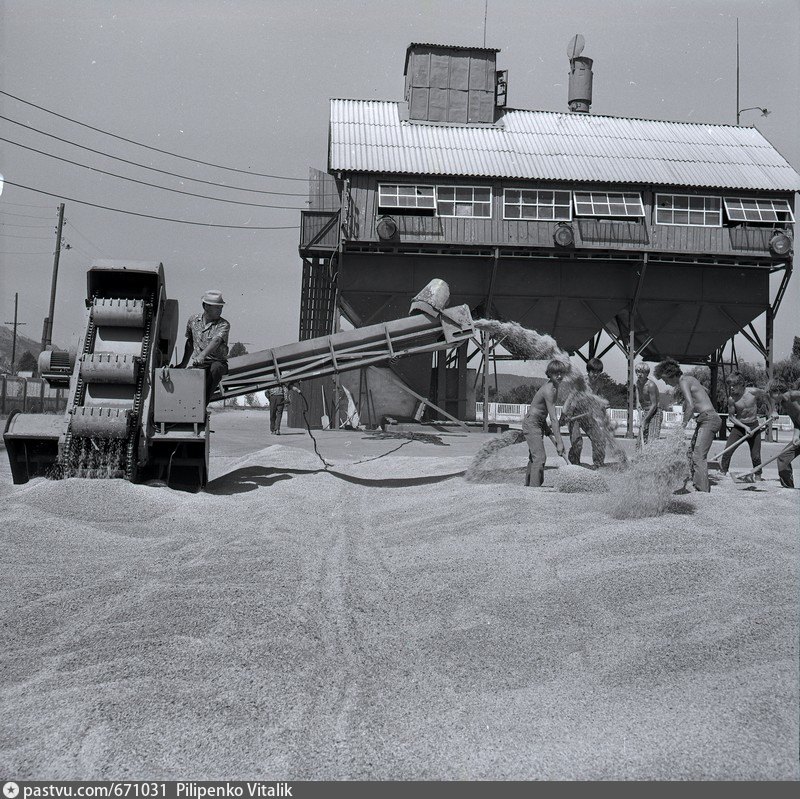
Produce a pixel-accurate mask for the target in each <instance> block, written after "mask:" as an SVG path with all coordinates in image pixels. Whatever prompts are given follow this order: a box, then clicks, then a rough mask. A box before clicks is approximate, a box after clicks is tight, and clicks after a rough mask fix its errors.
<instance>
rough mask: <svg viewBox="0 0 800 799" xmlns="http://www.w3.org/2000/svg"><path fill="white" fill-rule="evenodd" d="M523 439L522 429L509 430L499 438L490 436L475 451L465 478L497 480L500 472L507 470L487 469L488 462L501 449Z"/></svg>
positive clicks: (482, 481)
mask: <svg viewBox="0 0 800 799" xmlns="http://www.w3.org/2000/svg"><path fill="white" fill-rule="evenodd" d="M523 441H525V436H524V435H523V433H522V431H521V430H507V431H506V432H505V433H503V434H502V435H500V436H498V437H497V438H490V439H489V440H488V441H487V442H486V443H485V444H483V445H482V446H481V448H480V449H479V450H478V451H477V452H476V453H475V456H474V457H473V459H472V462H471V463H470V465H469V468H468V469H467V473H466V474H465V475H464V479H465V480H467V481H468V482H470V483H487V482H495V481H496V479H497V477H498V476H499V474H500V472H501V471H503V472H505V470H499V469H487V468H486V462H487V461H488V460H489V458H491V457H492V455H494V454H495V453H496V452H498V451H499V450H501V449H504V448H505V447H510V446H513V445H514V444H520V443H522V442H523Z"/></svg>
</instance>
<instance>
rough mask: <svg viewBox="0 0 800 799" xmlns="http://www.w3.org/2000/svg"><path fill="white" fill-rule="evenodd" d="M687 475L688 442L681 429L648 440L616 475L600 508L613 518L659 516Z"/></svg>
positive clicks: (665, 510) (664, 510)
mask: <svg viewBox="0 0 800 799" xmlns="http://www.w3.org/2000/svg"><path fill="white" fill-rule="evenodd" d="M688 478H689V460H688V442H687V441H686V438H685V436H684V433H683V429H682V428H677V429H676V430H673V431H671V432H670V433H669V435H668V436H667V437H666V438H662V439H658V440H657V441H651V442H649V443H648V445H647V446H646V447H644V449H642V450H641V451H640V452H639V453H637V455H636V456H635V457H634V459H633V460H632V461H631V463H630V465H629V467H628V468H627V469H626V470H625V471H623V472H621V473H620V474H618V475H617V476H616V477H615V478H614V480H613V484H612V486H611V488H612V490H611V493H610V494H609V496H608V497H607V498H606V499H605V501H604V504H603V509H604V510H605V511H606V513H608V514H609V515H610V516H613V517H614V518H615V519H642V518H646V517H648V516H661V515H663V514H664V513H666V512H667V510H668V508H669V505H670V503H671V502H672V501H673V497H672V495H673V492H674V491H675V490H677V489H679V488H681V487H682V486H683V485H684V483H685V482H686V480H687V479H688Z"/></svg>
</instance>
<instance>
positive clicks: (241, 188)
mask: <svg viewBox="0 0 800 799" xmlns="http://www.w3.org/2000/svg"><path fill="white" fill-rule="evenodd" d="M0 119H4V120H5V121H6V122H10V123H11V124H12V125H17V126H18V127H21V128H25V129H26V130H32V131H33V132H34V133H39V134H40V135H42V136H47V137H48V138H50V139H55V140H56V141H60V142H62V143H63V144H69V145H72V146H73V147H78V148H79V149H81V150H86V151H87V152H90V153H94V154H95V155H102V156H104V157H105V158H110V159H112V160H113V161H121V162H122V163H123V164H130V165H131V166H138V167H139V168H140V169H149V170H150V171H151V172H158V173H160V174H162V175H169V176H170V177H173V178H180V179H181V180H193V181H194V182H195V183H205V184H206V185H208V186H217V187H218V188H223V189H234V190H236V191H249V192H252V193H254V194H279V195H282V196H288V197H305V196H306V194H305V193H303V194H298V193H296V192H285V191H266V190H264V189H246V188H245V187H244V186H228V185H226V184H225V183H217V182H215V181H212V180H203V179H202V178H193V177H190V176H189V175H181V174H180V173H179V172H170V171H169V170H167V169H159V168H158V167H155V166H148V165H147V164H140V163H139V162H138V161H131V160H130V159H128V158H122V157H121V156H119V155H111V153H106V152H104V151H103V150H96V149H95V148H94V147H87V146H86V145H85V144H79V143H78V142H75V141H72V140H71V139H64V138H62V137H61V136H56V135H55V134H54V133H48V132H47V131H45V130H39V128H34V127H32V126H31V125H25V124H24V123H22V122H18V121H17V120H15V119H11V117H6V116H3V115H2V114H0Z"/></svg>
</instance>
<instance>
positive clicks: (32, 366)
mask: <svg viewBox="0 0 800 799" xmlns="http://www.w3.org/2000/svg"><path fill="white" fill-rule="evenodd" d="M37 365H38V363H37V361H36V356H35V355H34V354H33V353H32V352H31V351H30V350H25V352H23V353H22V355H21V357H20V359H19V361H18V362H17V371H18V372H35V371H36V367H37Z"/></svg>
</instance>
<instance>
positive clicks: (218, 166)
mask: <svg viewBox="0 0 800 799" xmlns="http://www.w3.org/2000/svg"><path fill="white" fill-rule="evenodd" d="M0 94H4V95H5V96H6V97H11V98H12V99H13V100H17V101H18V102H20V103H24V104H25V105H29V106H31V107H32V108H38V109H39V110H40V111H44V112H45V113H46V114H52V115H53V116H54V117H58V118H59V119H65V120H66V121H67V122H72V123H73V124H75V125H80V126H81V127H83V128H88V129H89V130H93V131H95V132H96V133H103V134H104V135H106V136H111V137H112V138H114V139H119V140H120V141H124V142H127V143H128V144H135V145H136V146H137V147H144V148H145V149H147V150H153V151H154V152H157V153H163V154H164V155H171V156H172V157H173V158H181V159H183V160H184V161H192V162H194V163H196V164H203V165H204V166H213V167H215V168H216V169H225V170H227V171H229V172H241V173H242V174H245V175H256V176H257V177H260V178H273V179H275V180H302V181H305V180H306V178H293V177H287V176H286V175H269V174H265V173H263V172H251V171H250V170H249V169H238V168H236V167H232V166H223V165H222V164H214V163H212V162H211V161H201V160H200V159H199V158H189V157H188V156H186V155H179V154H178V153H173V152H170V151H169V150H162V149H160V148H158V147H153V146H151V145H149V144H143V143H142V142H139V141H136V140H135V139H127V138H125V136H120V135H118V134H117V133H111V131H108V130H103V128H96V127H94V126H93V125H89V124H87V123H86V122H80V121H79V120H77V119H73V118H72V117H68V116H64V114H59V113H57V112H56V111H51V110H50V109H49V108H45V107H44V106H42V105H36V103H32V102H31V101H30V100H23V98H22V97H18V96H17V95H16V94H11V92H6V91H3V90H2V89H0Z"/></svg>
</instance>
